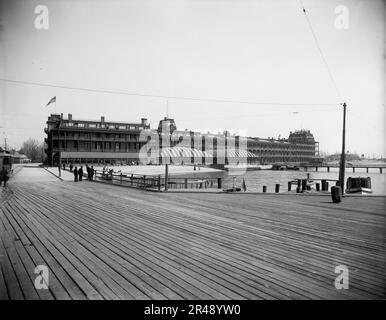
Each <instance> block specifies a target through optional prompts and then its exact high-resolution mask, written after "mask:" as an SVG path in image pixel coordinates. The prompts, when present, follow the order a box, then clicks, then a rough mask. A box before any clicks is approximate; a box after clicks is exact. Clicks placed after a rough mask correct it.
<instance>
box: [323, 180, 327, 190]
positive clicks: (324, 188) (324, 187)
mask: <svg viewBox="0 0 386 320" xmlns="http://www.w3.org/2000/svg"><path fill="white" fill-rule="evenodd" d="M322 191H328V188H326V180H322Z"/></svg>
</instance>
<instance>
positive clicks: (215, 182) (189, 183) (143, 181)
mask: <svg viewBox="0 0 386 320" xmlns="http://www.w3.org/2000/svg"><path fill="white" fill-rule="evenodd" d="M93 179H95V180H96V181H102V182H107V183H111V184H118V185H123V186H128V187H133V188H140V189H150V190H159V191H161V190H168V189H208V188H219V189H220V188H221V187H222V179H221V178H213V177H200V178H183V177H173V176H172V177H170V176H169V177H168V179H165V177H164V176H161V175H139V174H124V173H110V172H106V171H99V170H96V171H95V173H94V177H93Z"/></svg>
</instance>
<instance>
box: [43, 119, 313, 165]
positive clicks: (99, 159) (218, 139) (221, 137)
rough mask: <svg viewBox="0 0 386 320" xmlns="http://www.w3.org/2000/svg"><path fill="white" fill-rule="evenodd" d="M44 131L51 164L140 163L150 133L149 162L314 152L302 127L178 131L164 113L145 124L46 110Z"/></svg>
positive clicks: (309, 156) (306, 156)
mask: <svg viewBox="0 0 386 320" xmlns="http://www.w3.org/2000/svg"><path fill="white" fill-rule="evenodd" d="M165 129H166V130H165ZM45 133H46V134H47V138H46V139H45V144H46V149H45V152H46V155H47V158H46V159H47V164H48V165H51V166H56V165H58V164H59V163H120V164H131V163H138V162H142V163H143V156H142V159H141V155H140V154H141V153H140V151H141V150H142V154H143V150H147V149H146V148H147V146H148V145H151V144H150V143H149V141H151V139H153V140H152V141H153V145H154V141H155V142H156V145H157V149H159V150H160V153H159V154H158V153H156V155H155V156H154V152H153V156H152V157H150V156H149V158H148V160H147V161H146V162H147V163H149V159H151V160H150V162H151V163H153V164H155V163H163V161H165V160H163V158H162V157H161V155H162V156H165V155H169V156H170V157H173V156H174V157H178V155H181V157H183V161H184V163H187V161H188V162H192V163H193V162H197V159H199V160H200V161H198V162H199V163H205V164H213V165H218V164H228V163H231V162H232V160H233V161H234V162H235V163H236V162H237V163H238V162H239V160H240V159H242V160H243V161H245V162H247V163H261V164H272V163H304V162H313V161H315V159H318V156H319V143H318V142H316V141H315V139H314V137H313V135H312V134H311V132H310V131H308V130H300V131H295V132H291V133H290V135H289V137H288V139H274V138H268V139H262V138H257V137H240V136H237V135H234V134H233V135H231V134H229V132H224V133H217V134H212V133H209V132H208V133H200V132H192V131H188V130H185V131H178V130H177V127H176V124H175V122H174V120H173V119H170V118H167V117H165V118H164V119H163V120H161V121H160V123H159V126H158V129H151V128H150V125H149V124H148V122H147V119H146V118H142V119H141V121H140V122H138V123H123V122H112V121H106V120H105V118H104V117H101V118H100V120H80V119H73V117H72V115H71V114H68V117H67V119H65V118H64V117H63V114H51V115H50V116H49V117H48V120H47V128H45ZM154 137H155V138H154ZM176 150H177V151H178V152H176ZM152 151H154V148H153V150H152ZM157 152H158V151H157ZM165 152H166V154H165ZM149 154H150V153H149ZM201 157H202V159H201ZM174 159H175V158H174Z"/></svg>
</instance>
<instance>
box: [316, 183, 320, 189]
mask: <svg viewBox="0 0 386 320" xmlns="http://www.w3.org/2000/svg"><path fill="white" fill-rule="evenodd" d="M315 188H316V191H319V190H320V183H319V182H317V183H315Z"/></svg>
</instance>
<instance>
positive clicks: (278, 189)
mask: <svg viewBox="0 0 386 320" xmlns="http://www.w3.org/2000/svg"><path fill="white" fill-rule="evenodd" d="M279 191H280V184H278V183H277V184H276V185H275V192H276V193H279Z"/></svg>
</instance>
